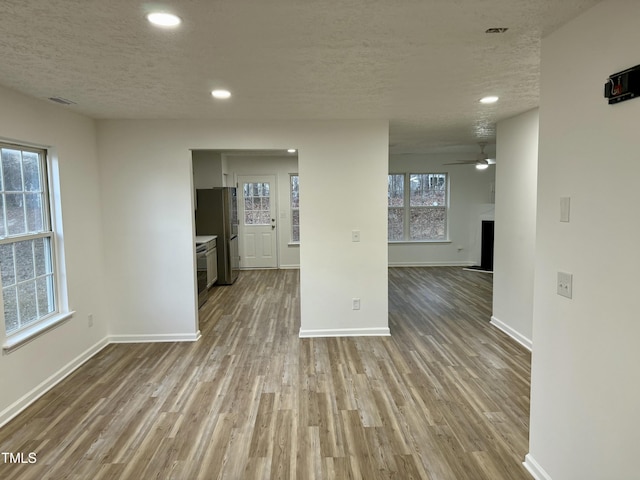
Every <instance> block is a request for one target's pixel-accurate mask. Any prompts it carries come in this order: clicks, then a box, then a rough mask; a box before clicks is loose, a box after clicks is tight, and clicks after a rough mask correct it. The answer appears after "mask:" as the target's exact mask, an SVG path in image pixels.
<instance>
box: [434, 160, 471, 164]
mask: <svg viewBox="0 0 640 480" xmlns="http://www.w3.org/2000/svg"><path fill="white" fill-rule="evenodd" d="M476 163H478V161H477V160H464V161H460V162H451V163H443V165H475V164H476Z"/></svg>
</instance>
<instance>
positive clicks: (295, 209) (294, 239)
mask: <svg viewBox="0 0 640 480" xmlns="http://www.w3.org/2000/svg"><path fill="white" fill-rule="evenodd" d="M289 186H290V189H289V190H290V193H291V202H290V203H291V243H300V177H299V176H298V174H297V173H293V174H291V175H290V176H289Z"/></svg>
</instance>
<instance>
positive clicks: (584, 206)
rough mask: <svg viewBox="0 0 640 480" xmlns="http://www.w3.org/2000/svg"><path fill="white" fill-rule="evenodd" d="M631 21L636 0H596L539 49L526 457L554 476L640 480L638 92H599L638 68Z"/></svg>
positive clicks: (557, 479)
mask: <svg viewBox="0 0 640 480" xmlns="http://www.w3.org/2000/svg"><path fill="white" fill-rule="evenodd" d="M638 19H640V2H636V1H628V0H627V1H603V2H602V3H599V4H597V5H596V6H595V7H593V8H592V9H590V10H589V11H587V12H586V13H585V14H583V15H582V16H580V17H578V18H577V19H575V20H573V21H571V22H570V23H568V24H566V25H565V26H564V27H562V28H560V29H559V30H558V31H556V32H554V33H553V34H552V35H550V36H549V37H548V38H546V39H544V41H543V44H542V83H541V106H540V155H539V177H538V215H537V218H538V223H537V243H536V249H537V252H536V264H535V269H536V272H535V287H534V316H533V340H534V345H535V347H534V350H533V360H532V384H531V422H530V454H529V456H528V464H529V465H530V466H532V467H535V466H536V465H538V466H540V471H542V470H544V471H546V474H547V477H546V478H552V479H553V480H569V479H580V480H596V479H598V480H601V479H616V480H627V479H632V478H638V475H639V474H638V471H639V469H638V445H640V429H639V428H638V426H639V425H640V408H638V406H639V405H640V348H638V339H639V338H640V321H639V318H640V313H639V312H640V295H638V286H639V284H640V282H639V281H638V272H639V271H640V250H639V249H638V238H640V222H639V221H638V205H640V189H639V188H638V179H639V178H640V147H639V146H640V142H639V141H638V125H639V120H638V119H640V99H634V100H631V101H628V102H625V103H621V104H618V105H611V106H610V105H607V101H606V100H605V99H604V98H603V84H604V82H605V80H606V78H607V77H608V75H610V74H612V73H615V72H618V71H621V70H623V69H625V68H627V67H632V66H634V65H637V64H638V63H640V62H639V56H638V53H637V51H636V50H637V48H636V46H637V45H638V44H640V28H638ZM562 196H569V197H571V221H570V223H560V222H559V199H560V197H562ZM558 271H564V272H569V273H572V274H573V299H571V300H569V299H566V298H563V297H560V296H558V295H556V293H555V291H556V274H557V272H558ZM540 478H543V477H541V476H540Z"/></svg>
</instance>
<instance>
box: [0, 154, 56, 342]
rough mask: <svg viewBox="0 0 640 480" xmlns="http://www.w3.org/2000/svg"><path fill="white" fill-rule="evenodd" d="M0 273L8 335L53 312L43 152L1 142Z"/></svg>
mask: <svg viewBox="0 0 640 480" xmlns="http://www.w3.org/2000/svg"><path fill="white" fill-rule="evenodd" d="M0 153H1V158H0V274H1V281H2V296H3V300H4V321H5V331H6V333H7V335H11V334H14V333H16V332H19V331H20V330H22V329H24V328H26V327H28V326H31V325H33V324H35V323H37V322H38V321H40V320H43V319H45V318H47V317H50V316H51V315H52V314H53V313H56V310H57V306H56V295H55V291H56V288H55V284H56V278H55V271H54V257H53V252H54V247H53V242H54V238H53V231H52V228H51V217H50V212H49V198H48V188H47V170H46V152H45V151H44V150H40V149H35V148H29V147H22V146H17V145H10V144H2V143H0Z"/></svg>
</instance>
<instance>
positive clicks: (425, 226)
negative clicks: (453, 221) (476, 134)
mask: <svg viewBox="0 0 640 480" xmlns="http://www.w3.org/2000/svg"><path fill="white" fill-rule="evenodd" d="M388 183H389V190H388V206H389V214H388V232H389V241H429V240H446V238H447V208H448V192H447V187H448V185H447V183H448V182H447V174H446V173H407V174H391V175H389V180H388Z"/></svg>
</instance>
